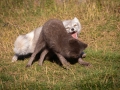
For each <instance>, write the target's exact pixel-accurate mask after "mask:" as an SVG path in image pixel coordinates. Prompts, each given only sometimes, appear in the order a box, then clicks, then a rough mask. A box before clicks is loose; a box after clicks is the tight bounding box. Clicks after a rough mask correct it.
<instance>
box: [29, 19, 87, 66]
mask: <svg viewBox="0 0 120 90" xmlns="http://www.w3.org/2000/svg"><path fill="white" fill-rule="evenodd" d="M86 47H87V44H85V43H83V42H81V41H79V40H78V39H75V38H73V37H72V36H71V35H70V34H68V33H67V32H66V29H65V27H64V25H63V23H62V21H60V20H58V19H50V20H48V21H47V22H46V23H45V24H44V25H43V28H42V31H41V34H40V36H39V39H38V41H37V43H36V46H35V50H34V52H33V54H32V56H31V58H30V60H29V62H28V64H27V67H29V66H31V64H32V62H33V60H34V58H35V56H36V55H37V53H38V52H41V51H43V50H44V49H48V51H49V50H50V51H52V52H53V53H55V54H56V55H57V56H58V58H59V60H60V61H61V63H62V64H63V65H64V66H66V64H67V60H66V59H65V58H74V59H79V58H80V55H81V53H82V52H83V50H84V49H85V48H86ZM63 58H64V59H63ZM42 61H43V60H41V61H40V62H41V64H42ZM85 64H86V65H88V63H85Z"/></svg>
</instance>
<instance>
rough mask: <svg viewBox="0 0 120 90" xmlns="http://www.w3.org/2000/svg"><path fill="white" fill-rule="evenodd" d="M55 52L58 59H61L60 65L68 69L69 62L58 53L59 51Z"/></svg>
mask: <svg viewBox="0 0 120 90" xmlns="http://www.w3.org/2000/svg"><path fill="white" fill-rule="evenodd" d="M55 54H56V55H57V56H58V58H59V60H60V61H61V63H62V65H63V67H65V68H66V69H68V68H69V63H68V62H67V60H66V59H65V58H64V57H63V56H62V55H61V54H59V53H55Z"/></svg>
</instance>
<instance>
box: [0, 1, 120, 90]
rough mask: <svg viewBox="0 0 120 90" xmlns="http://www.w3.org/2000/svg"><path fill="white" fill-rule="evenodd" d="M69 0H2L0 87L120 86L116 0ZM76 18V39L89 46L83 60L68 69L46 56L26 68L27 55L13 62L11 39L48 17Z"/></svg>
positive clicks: (118, 89) (73, 89)
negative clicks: (86, 64) (78, 24)
mask: <svg viewBox="0 0 120 90" xmlns="http://www.w3.org/2000/svg"><path fill="white" fill-rule="evenodd" d="M86 1H87V2H83V3H78V2H77V0H70V1H69V2H64V3H63V4H62V3H61V4H57V3H55V2H54V1H53V0H49V1H48V0H44V1H43V0H27V1H24V0H9V1H6V0H2V1H0V50H1V52H0V90H68V89H69V90H120V33H119V32H120V12H119V9H120V4H119V3H120V1H119V0H113V1H111V0H103V1H102V0H86ZM74 17H77V18H78V19H79V20H80V22H81V24H82V31H81V33H80V38H79V39H80V40H82V41H84V42H86V43H87V44H88V48H87V49H86V50H85V52H86V53H87V57H86V58H85V59H84V60H85V61H88V62H90V63H91V64H92V66H91V67H83V66H81V65H79V64H78V63H76V64H74V65H71V66H70V70H66V69H64V68H62V67H60V66H59V65H58V64H56V63H52V62H50V61H48V60H45V62H44V64H43V66H39V65H38V63H37V62H35V63H34V64H33V65H32V66H31V67H30V68H25V66H26V64H27V62H28V60H29V58H26V59H25V60H24V61H17V62H15V63H12V62H11V59H12V56H13V55H14V53H13V43H14V41H15V39H16V37H17V36H18V35H20V34H26V33H28V32H30V31H32V30H33V29H34V28H36V27H39V26H41V25H43V24H44V23H45V22H46V21H47V20H48V19H50V18H58V19H61V20H65V19H73V18H74Z"/></svg>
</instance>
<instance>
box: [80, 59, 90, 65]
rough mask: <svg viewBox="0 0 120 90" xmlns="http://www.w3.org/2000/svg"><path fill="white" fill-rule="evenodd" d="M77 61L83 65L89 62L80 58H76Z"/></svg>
mask: <svg viewBox="0 0 120 90" xmlns="http://www.w3.org/2000/svg"><path fill="white" fill-rule="evenodd" d="M78 63H79V64H80V65H83V66H89V65H90V63H88V62H85V61H83V60H82V59H81V58H79V59H78Z"/></svg>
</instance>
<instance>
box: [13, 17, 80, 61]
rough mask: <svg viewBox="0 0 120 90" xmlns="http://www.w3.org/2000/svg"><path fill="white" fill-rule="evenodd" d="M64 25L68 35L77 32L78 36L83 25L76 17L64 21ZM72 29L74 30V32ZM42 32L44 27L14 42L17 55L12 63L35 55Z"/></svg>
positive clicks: (20, 36) (19, 37)
mask: <svg viewBox="0 0 120 90" xmlns="http://www.w3.org/2000/svg"><path fill="white" fill-rule="evenodd" d="M63 25H64V26H65V28H66V30H67V32H68V33H72V32H77V34H79V33H80V31H81V24H80V22H79V20H78V19H77V18H76V17H75V18H74V19H72V20H64V21H63ZM72 28H73V29H74V30H72ZM41 30H42V26H41V27H38V28H37V29H35V30H33V31H31V32H29V33H27V34H25V35H19V36H18V37H17V39H16V40H15V42H14V49H13V51H14V52H15V55H14V56H13V58H12V62H15V61H17V59H18V57H19V56H20V55H27V54H29V53H33V51H34V48H35V45H36V43H37V40H38V38H39V35H40V32H41Z"/></svg>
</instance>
